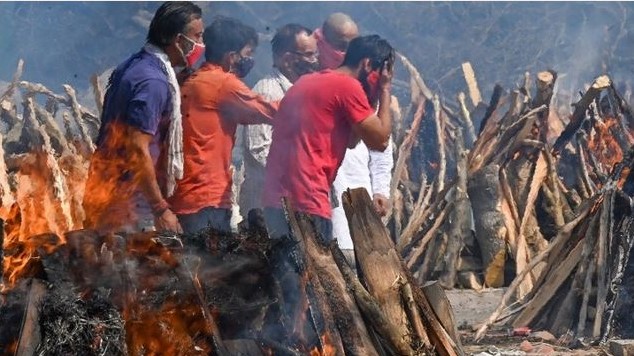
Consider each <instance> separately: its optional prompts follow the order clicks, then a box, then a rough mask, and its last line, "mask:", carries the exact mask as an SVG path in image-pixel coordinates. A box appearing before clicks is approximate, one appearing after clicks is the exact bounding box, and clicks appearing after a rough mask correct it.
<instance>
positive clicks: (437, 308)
mask: <svg viewBox="0 0 634 356" xmlns="http://www.w3.org/2000/svg"><path fill="white" fill-rule="evenodd" d="M423 292H424V293H425V296H426V297H427V299H428V300H429V304H430V305H431V307H432V309H433V310H434V313H435V314H436V315H437V316H438V319H439V321H440V322H441V323H442V325H443V327H444V329H445V330H446V331H447V333H449V335H450V336H451V339H452V340H454V341H455V342H456V345H457V346H458V348H460V349H461V348H462V343H461V341H460V333H459V331H458V326H457V325H456V322H455V320H454V312H453V308H452V307H451V303H450V302H449V299H448V298H447V295H446V294H445V292H444V290H443V288H441V286H440V283H439V282H437V281H433V282H428V283H425V285H423Z"/></svg>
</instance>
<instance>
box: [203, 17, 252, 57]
mask: <svg viewBox="0 0 634 356" xmlns="http://www.w3.org/2000/svg"><path fill="white" fill-rule="evenodd" d="M203 42H205V58H206V59H207V61H208V62H211V63H215V64H218V63H220V61H222V57H224V55H225V54H226V53H229V52H238V51H240V50H241V49H242V48H244V46H246V45H248V44H250V45H252V46H253V47H255V46H257V45H258V34H257V32H255V29H254V28H253V27H251V26H247V25H245V24H243V23H242V22H240V21H238V20H236V19H233V18H230V17H217V18H216V19H215V20H214V22H212V23H211V25H209V26H208V27H207V28H206V29H205V32H204V33H203Z"/></svg>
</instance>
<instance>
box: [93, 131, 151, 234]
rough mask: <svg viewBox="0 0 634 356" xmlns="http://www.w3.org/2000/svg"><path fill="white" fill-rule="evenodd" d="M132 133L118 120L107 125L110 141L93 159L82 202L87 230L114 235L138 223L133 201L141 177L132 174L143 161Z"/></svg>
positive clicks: (108, 139) (107, 141)
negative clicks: (136, 148)
mask: <svg viewBox="0 0 634 356" xmlns="http://www.w3.org/2000/svg"><path fill="white" fill-rule="evenodd" d="M129 130H130V129H129V128H128V127H126V126H124V125H122V124H118V123H116V121H115V122H114V123H112V124H110V125H108V129H107V135H106V137H107V139H106V140H105V141H104V142H103V144H102V148H101V149H100V150H97V151H95V153H94V154H93V156H92V159H91V161H90V169H89V172H88V179H87V181H86V188H85V192H84V199H83V208H84V210H85V215H86V221H85V223H86V226H85V227H87V228H92V229H96V230H99V231H101V232H114V231H120V230H121V229H122V228H123V227H124V226H125V224H126V223H129V222H131V221H134V220H135V216H134V208H133V205H132V204H133V203H132V201H133V196H134V195H135V194H139V193H136V189H137V187H138V186H139V183H140V180H141V177H140V176H139V175H138V174H134V173H133V172H135V171H138V170H139V169H138V168H140V167H141V162H140V159H139V154H135V152H134V151H133V150H132V149H131V148H130V147H131V145H130V141H129V138H130V137H131V135H130V133H129ZM135 168H136V169H135Z"/></svg>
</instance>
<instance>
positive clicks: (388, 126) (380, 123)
mask: <svg viewBox="0 0 634 356" xmlns="http://www.w3.org/2000/svg"><path fill="white" fill-rule="evenodd" d="M392 75H393V73H392V68H388V66H387V65H384V66H383V68H382V69H381V78H380V79H379V90H380V96H379V112H378V114H377V115H371V116H369V117H368V118H367V119H365V120H363V121H361V122H359V123H358V124H356V125H353V126H352V129H353V131H354V133H355V134H356V135H357V136H359V137H360V138H361V140H362V141H363V142H364V143H365V144H366V146H368V148H369V149H371V150H375V151H385V149H386V148H387V146H388V144H389V139H390V134H391V133H392V117H391V113H390V101H391V97H392V95H391V93H390V86H391V84H390V83H391V81H392Z"/></svg>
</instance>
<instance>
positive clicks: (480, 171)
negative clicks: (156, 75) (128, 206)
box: [0, 56, 634, 355]
mask: <svg viewBox="0 0 634 356" xmlns="http://www.w3.org/2000/svg"><path fill="white" fill-rule="evenodd" d="M399 58H400V60H401V63H402V64H403V65H404V66H405V68H406V69H407V70H408V71H409V72H410V75H411V82H410V86H409V88H408V90H409V92H410V95H411V96H410V99H411V100H410V103H409V104H408V105H406V106H403V107H401V106H399V104H398V102H397V101H396V100H394V101H393V107H392V114H393V118H394V120H395V124H394V133H393V138H394V141H395V143H396V145H397V147H398V149H397V150H395V151H396V157H395V162H396V164H395V168H394V172H393V180H392V184H391V193H392V194H391V195H392V197H393V201H394V203H393V207H392V210H391V212H390V214H389V215H388V217H386V218H385V221H384V222H386V223H387V225H388V228H389V230H388V229H385V228H384V225H383V222H382V221H381V220H380V218H379V217H378V216H377V215H376V214H375V213H374V211H373V209H372V205H371V202H370V198H369V196H368V195H367V193H366V192H365V191H363V190H351V191H348V192H346V193H345V194H344V196H343V197H342V201H343V204H344V208H345V210H346V215H347V217H348V220H349V226H350V230H351V236H352V239H353V241H354V243H355V254H356V258H357V266H356V271H355V269H353V268H352V267H350V265H349V264H348V263H347V262H346V261H345V258H344V257H343V254H342V253H341V251H340V250H339V249H338V247H337V246H336V244H331V245H325V244H324V243H323V242H322V240H321V239H320V238H319V236H317V234H316V233H315V229H314V227H313V226H312V225H311V223H310V221H309V219H307V218H306V217H305V216H302V215H301V214H296V213H294V212H293V211H292V207H287V209H286V210H287V213H288V221H289V224H290V226H291V231H292V234H291V236H288V237H287V239H282V240H279V241H278V240H275V241H272V240H270V239H269V238H268V236H267V234H266V230H265V229H264V228H263V225H262V222H261V217H258V216H257V214H253V216H249V219H248V220H249V224H248V226H249V227H248V229H241V231H240V233H238V234H219V233H217V232H214V231H205V232H203V233H201V234H199V235H196V236H166V235H162V234H160V233H156V232H145V233H139V234H109V235H100V234H98V233H96V232H94V231H90V230H86V229H82V222H83V221H84V219H85V218H86V217H85V212H84V211H83V209H82V205H81V202H82V200H83V195H84V192H83V187H84V182H85V179H86V175H87V171H88V164H89V163H88V162H89V159H90V157H91V154H92V152H93V150H94V145H93V138H94V137H95V135H96V133H97V130H98V127H99V119H98V115H96V114H93V113H91V112H90V110H88V109H86V108H85V107H84V106H82V105H80V104H79V102H78V100H77V98H76V94H75V91H74V89H73V88H72V87H70V86H68V85H65V86H63V88H64V92H65V93H64V95H61V94H57V93H55V92H53V91H51V90H50V89H48V88H46V87H44V86H43V85H40V84H36V83H30V82H25V81H21V80H20V77H21V73H22V66H23V65H22V62H20V63H19V65H18V70H17V72H16V75H15V76H14V78H13V81H12V82H11V84H10V85H9V87H8V88H7V89H6V90H5V91H4V93H2V97H0V108H1V111H0V116H1V118H2V123H3V125H4V127H3V128H2V129H3V130H2V135H1V136H0V138H1V139H2V145H0V147H1V148H2V149H3V152H0V191H1V195H0V198H1V203H2V209H1V211H0V217H2V219H3V235H2V237H3V241H2V243H1V246H2V249H1V252H2V255H0V256H1V257H2V264H1V265H2V276H3V284H2V287H3V290H2V304H1V305H0V319H1V320H2V325H3V326H2V328H1V329H0V345H1V346H2V348H3V350H2V353H3V354H20V355H23V354H100V355H110V354H112V355H115V354H116V355H126V354H131V355H146V354H147V355H150V354H170V355H171V354H182V355H190V354H192V355H194V354H220V355H236V354H244V355H261V354H274V355H303V354H311V355H343V354H348V355H373V354H376V355H389V354H408V355H413V354H432V353H437V354H441V355H455V354H462V353H463V352H462V347H461V343H460V337H459V335H458V332H457V330H456V328H455V325H454V323H453V315H452V310H451V306H450V305H449V303H448V301H447V299H446V297H445V296H444V293H443V291H442V288H441V287H443V288H454V287H464V288H474V289H479V288H482V287H483V286H486V287H501V286H508V287H509V288H508V289H507V292H506V295H505V296H504V298H503V300H502V301H501V304H500V307H499V308H498V310H496V312H495V313H494V314H493V315H491V317H490V318H489V319H488V320H486V321H484V322H483V324H482V326H481V328H480V330H479V334H478V336H479V337H481V336H482V335H484V333H485V332H486V329H487V328H488V327H489V326H491V325H492V324H493V323H496V322H500V321H502V322H508V323H511V324H512V325H514V326H531V327H539V328H545V329H549V330H551V331H553V332H554V333H556V334H558V335H564V336H568V338H569V339H570V340H573V339H575V337H591V338H593V339H595V340H599V339H605V338H607V337H610V336H611V335H614V334H615V333H616V334H618V333H623V332H624V330H626V328H625V326H626V324H627V321H625V320H622V318H620V317H619V313H618V310H621V309H623V308H627V307H628V305H629V304H628V303H630V302H631V300H630V298H631V297H628V296H629V294H628V293H627V291H628V289H627V288H624V287H623V284H624V283H623V282H624V280H626V279H627V278H624V271H625V269H626V268H627V265H628V257H629V252H630V249H631V245H632V242H633V241H632V238H631V235H632V232H630V230H631V228H632V224H631V218H632V212H631V204H630V195H631V194H632V188H631V184H632V177H630V171H631V165H632V163H633V161H634V154H633V153H632V152H631V150H630V146H631V144H632V142H633V138H632V135H631V129H630V128H631V127H632V125H634V116H633V115H632V112H631V110H630V108H629V106H628V104H627V102H628V100H627V98H624V97H623V96H622V94H620V93H619V92H618V91H617V90H616V87H615V86H614V84H613V83H612V81H611V80H610V78H608V77H607V76H600V77H598V78H597V79H596V80H595V81H594V82H593V83H592V84H591V85H590V86H589V87H588V88H587V89H586V90H585V91H584V92H583V93H581V96H580V99H579V100H578V101H577V100H574V96H573V95H572V94H570V95H569V97H566V96H565V94H566V93H561V92H559V93H558V94H559V95H558V96H557V97H554V96H553V93H554V92H555V85H556V81H557V73H555V72H554V71H545V72H540V73H538V75H537V76H536V80H535V87H534V88H533V78H532V77H531V76H530V75H528V74H527V75H526V78H525V81H524V83H522V84H521V85H520V87H519V88H518V89H516V90H513V91H511V92H510V93H506V92H505V91H504V89H503V88H501V87H500V86H496V87H495V89H494V91H493V95H492V98H491V100H490V101H489V103H488V104H485V103H484V102H483V101H482V99H481V97H480V94H479V89H478V86H477V82H476V78H475V74H474V72H473V69H472V68H471V66H470V64H468V63H465V64H464V65H463V70H464V73H465V79H466V83H467V86H468V89H469V95H468V98H469V100H467V96H466V95H464V94H462V93H460V94H459V95H458V96H457V99H456V100H455V101H454V100H452V99H444V98H440V97H439V96H438V95H436V94H434V93H433V92H432V91H431V90H429V89H428V88H427V86H426V85H425V83H424V81H423V79H422V76H421V75H420V74H419V73H418V71H417V70H416V69H415V68H414V67H413V66H412V65H411V63H410V62H409V61H408V60H407V58H405V57H403V56H399ZM92 83H93V88H94V91H95V101H96V103H97V109H98V110H99V108H100V107H101V100H102V94H101V92H102V91H101V88H100V86H99V81H98V80H97V77H94V78H93V80H92ZM566 99H567V100H568V101H567V102H565V100H566ZM571 102H574V110H573V112H572V113H571V114H569V113H568V110H567V106H568V105H569V104H570V103H571ZM433 280H437V281H438V282H436V283H432V282H430V281H433ZM624 310H625V309H624Z"/></svg>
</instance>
